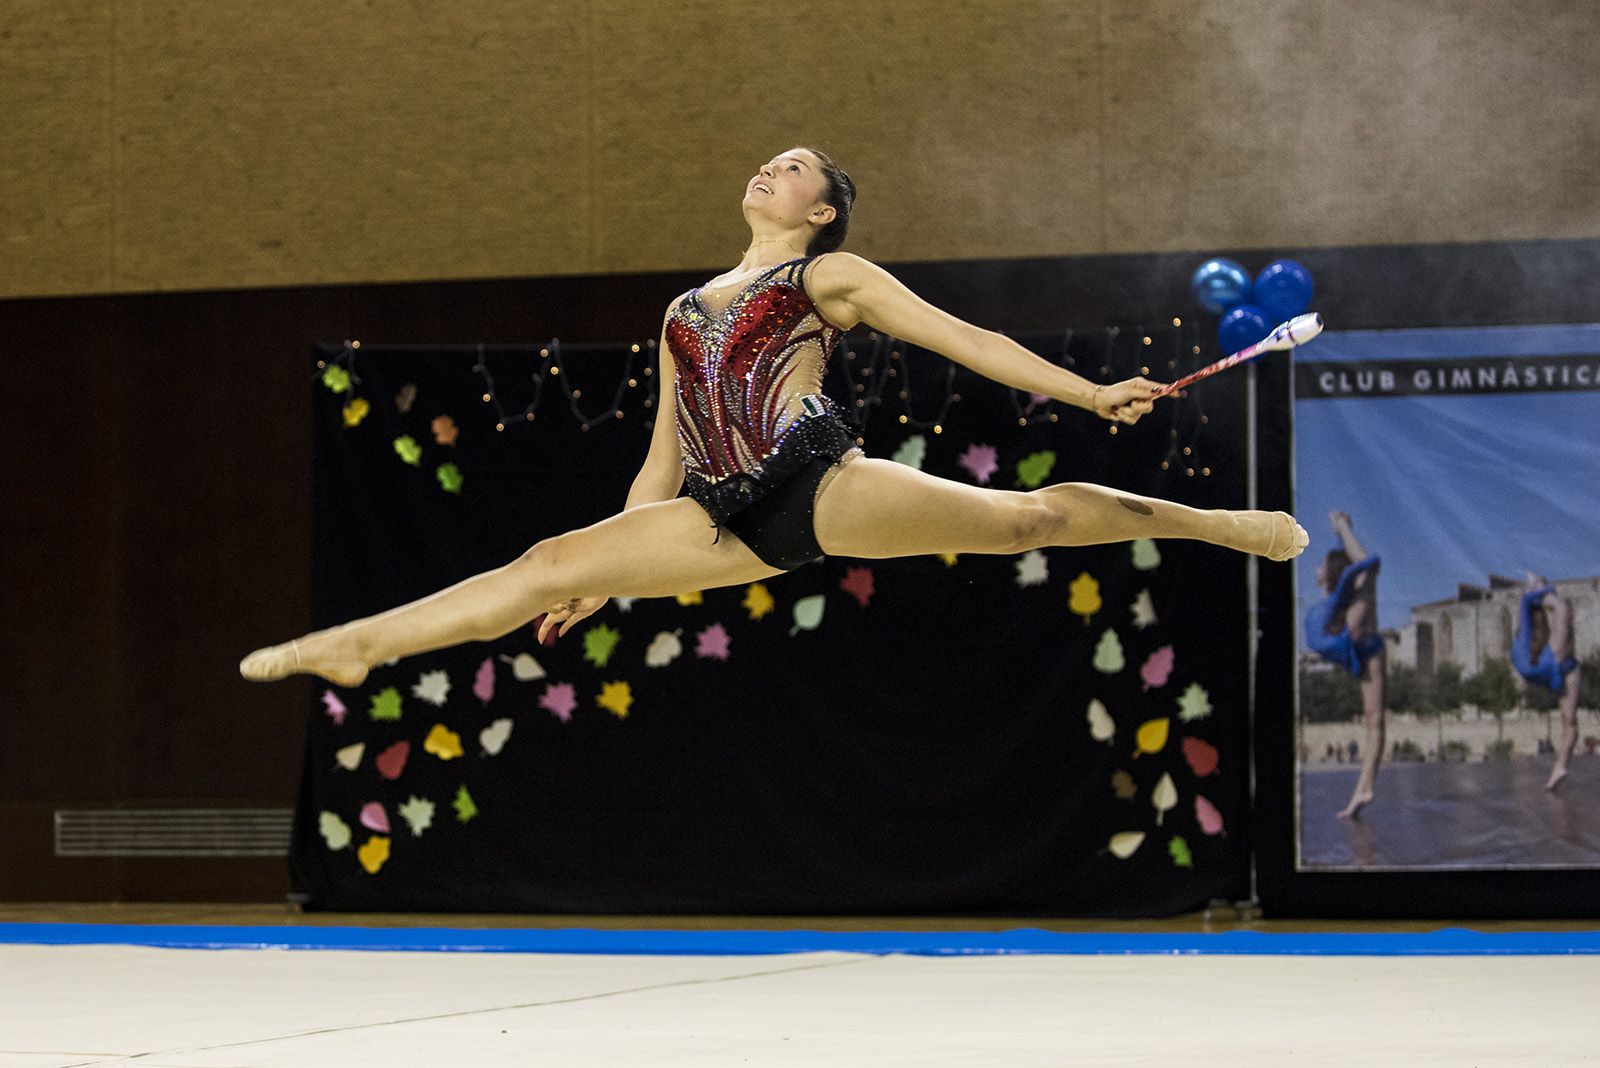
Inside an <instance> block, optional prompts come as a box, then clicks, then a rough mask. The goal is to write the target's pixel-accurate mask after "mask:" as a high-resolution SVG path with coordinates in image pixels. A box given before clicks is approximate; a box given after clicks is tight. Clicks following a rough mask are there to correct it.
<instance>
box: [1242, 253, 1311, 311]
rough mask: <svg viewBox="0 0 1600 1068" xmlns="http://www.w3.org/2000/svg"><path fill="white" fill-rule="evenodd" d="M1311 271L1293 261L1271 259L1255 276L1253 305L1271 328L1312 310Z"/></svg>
mask: <svg viewBox="0 0 1600 1068" xmlns="http://www.w3.org/2000/svg"><path fill="white" fill-rule="evenodd" d="M1314 291H1315V287H1314V286H1313V285H1312V284H1311V272H1310V271H1308V270H1306V269H1305V266H1304V265H1303V264H1300V263H1296V262H1295V261H1294V260H1273V261H1272V262H1271V263H1269V264H1267V265H1266V266H1265V267H1263V268H1262V269H1261V273H1260V274H1258V275H1256V286H1255V295H1254V297H1253V300H1252V302H1253V303H1254V304H1255V305H1256V307H1258V308H1260V309H1261V310H1262V311H1264V312H1266V314H1267V318H1268V319H1270V320H1272V325H1273V326H1277V325H1278V324H1279V323H1282V322H1286V321H1288V320H1290V319H1293V318H1294V317H1295V316H1296V315H1299V314H1300V313H1301V312H1303V311H1305V310H1306V309H1307V308H1309V307H1311V294H1312V293H1313V292H1314Z"/></svg>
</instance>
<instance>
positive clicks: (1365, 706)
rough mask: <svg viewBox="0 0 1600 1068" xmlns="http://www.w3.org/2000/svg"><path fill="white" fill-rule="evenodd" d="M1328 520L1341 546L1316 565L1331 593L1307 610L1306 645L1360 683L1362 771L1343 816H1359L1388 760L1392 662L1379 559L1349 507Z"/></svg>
mask: <svg viewBox="0 0 1600 1068" xmlns="http://www.w3.org/2000/svg"><path fill="white" fill-rule="evenodd" d="M1328 520H1329V522H1331V523H1332V524H1333V533H1334V535H1335V536H1336V537H1337V538H1338V539H1339V548H1337V549H1332V550H1330V551H1329V552H1328V555H1327V557H1326V558H1325V559H1324V560H1323V561H1322V563H1321V564H1319V565H1317V585H1318V586H1321V587H1322V590H1323V592H1324V593H1325V594H1327V596H1326V597H1324V598H1323V599H1322V600H1320V601H1318V602H1317V603H1316V604H1314V605H1312V606H1311V609H1310V610H1309V611H1308V612H1306V619H1305V624H1306V645H1307V646H1309V647H1310V649H1311V651H1312V652H1314V653H1317V654H1318V655H1320V656H1321V657H1322V658H1323V659H1325V660H1328V661H1330V662H1332V663H1334V664H1337V665H1338V666H1339V667H1341V668H1344V669H1345V670H1346V671H1348V672H1349V673H1350V674H1351V675H1352V676H1354V677H1355V679H1356V680H1357V682H1359V684H1360V686H1361V722H1362V727H1363V730H1364V734H1365V736H1366V737H1365V741H1364V744H1363V746H1362V749H1361V775H1360V777H1359V778H1357V779H1356V788H1355V790H1354V791H1353V792H1352V793H1351V795H1350V803H1349V804H1348V805H1346V806H1345V807H1344V809H1343V810H1342V811H1341V812H1340V813H1339V818H1340V819H1355V818H1356V816H1357V814H1359V813H1360V811H1361V809H1362V807H1363V806H1364V805H1366V804H1368V803H1369V802H1371V800H1372V791H1373V783H1374V782H1375V781H1376V780H1377V778H1378V763H1379V761H1381V760H1382V759H1383V730H1384V711H1383V706H1384V700H1385V697H1386V692H1385V676H1384V670H1385V666H1386V664H1387V662H1388V658H1387V655H1386V654H1385V650H1384V643H1383V636H1382V635H1381V634H1379V633H1378V566H1379V560H1378V558H1377V557H1376V556H1373V555H1371V554H1370V553H1368V552H1367V550H1366V549H1365V548H1364V547H1363V546H1362V544H1361V542H1359V541H1358V540H1356V535H1355V531H1354V529H1352V527H1351V525H1350V515H1349V513H1348V512H1330V513H1328Z"/></svg>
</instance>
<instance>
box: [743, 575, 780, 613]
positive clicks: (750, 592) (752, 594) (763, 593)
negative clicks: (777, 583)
mask: <svg viewBox="0 0 1600 1068" xmlns="http://www.w3.org/2000/svg"><path fill="white" fill-rule="evenodd" d="M772 606H773V600H772V593H771V591H769V590H768V589H767V588H766V586H764V585H762V584H761V583H759V582H752V583H751V584H750V588H749V589H747V590H745V594H744V607H745V610H746V611H747V612H749V613H750V618H751V619H752V620H756V619H760V618H761V617H762V616H764V615H766V614H767V613H769V612H771V611H772Z"/></svg>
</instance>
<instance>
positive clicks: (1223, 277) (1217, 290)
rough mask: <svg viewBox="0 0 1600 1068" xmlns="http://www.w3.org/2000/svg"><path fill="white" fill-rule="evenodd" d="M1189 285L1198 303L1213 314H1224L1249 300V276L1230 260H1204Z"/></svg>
mask: <svg viewBox="0 0 1600 1068" xmlns="http://www.w3.org/2000/svg"><path fill="white" fill-rule="evenodd" d="M1189 284H1190V286H1192V287H1193V288H1194V295H1195V296H1196V297H1197V298H1199V300H1200V303H1201V304H1203V305H1204V306H1205V307H1207V308H1209V309H1210V310H1212V311H1214V312H1225V311H1227V310H1228V309H1229V308H1231V307H1233V306H1234V305H1235V304H1238V303H1240V302H1241V301H1245V300H1249V299H1250V275H1249V273H1248V272H1246V271H1245V269H1244V268H1243V267H1241V266H1239V265H1238V264H1237V263H1235V262H1233V261H1232V260H1224V259H1214V260H1206V262H1204V263H1202V264H1201V265H1200V266H1199V268H1198V269H1196V270H1195V272H1194V277H1193V278H1192V279H1190V281H1189Z"/></svg>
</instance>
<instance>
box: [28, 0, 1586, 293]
mask: <svg viewBox="0 0 1600 1068" xmlns="http://www.w3.org/2000/svg"><path fill="white" fill-rule="evenodd" d="M1597 53H1600V5H1596V4H1594V3H1592V2H1591V0H1519V2H1518V3H1515V4H1507V3H1504V0H1450V2H1443V0H1398V2H1397V0H1027V2H1024V0H1005V2H1002V0H995V2H988V0H985V2H982V3H970V2H966V0H930V2H919V3H915V4H912V3H899V2H890V3H868V4H860V3H856V2H855V0H813V2H811V3H806V4H751V3H747V2H745V0H695V2H686V0H666V2H658V0H651V2H644V0H633V2H628V0H579V2H574V3H564V4H530V3H512V2H509V0H454V2H452V3H448V4H442V3H441V4H416V3H401V2H398V0H373V2H369V3H366V4H361V5H355V4H332V5H330V4H326V3H322V2H312V0H273V2H272V3H266V4H254V3H244V2H242V0H233V2H224V0H217V2H211V3H189V4H174V3H170V2H166V0H159V2H158V0H59V2H55V3H38V2H29V3H22V4H15V3H12V4H6V5H3V6H0V59H3V62H0V116H3V117H4V121H5V136H4V137H0V189H3V190H5V193H6V195H4V196H0V234H4V239H5V246H4V251H5V255H3V256H0V296H28V295H50V294H88V293H117V292H149V291H167V290H197V289H214V288H231V287H259V286H284V285H308V284H325V283H337V282H384V281H398V280H416V279H448V278H485V277H497V276H540V275H573V274H586V273H608V272H638V271H670V270H687V269H691V268H701V267H722V266H726V265H728V264H731V263H732V262H734V261H735V260H736V259H737V256H738V254H739V251H740V250H741V249H742V248H743V247H744V242H745V239H746V235H745V232H744V231H743V230H742V221H741V219H740V217H739V215H738V214H737V212H738V199H739V197H740V195H741V191H742V187H743V183H744V181H745V180H746V179H747V178H748V177H749V176H750V175H751V174H752V173H753V171H754V168H755V167H756V166H757V165H758V164H759V163H760V162H762V161H763V160H765V159H767V158H768V157H769V156H770V155H771V154H773V153H774V152H777V151H780V150H782V149H783V148H786V147H789V146H790V145H791V144H793V143H799V142H815V143H817V144H818V145H820V146H821V147H823V148H825V149H827V150H829V151H831V152H832V153H833V154H834V155H835V156H836V157H837V158H838V159H840V160H841V162H843V163H844V165H845V166H846V167H847V168H849V169H850V170H851V171H852V172H853V174H854V175H855V176H856V178H857V179H858V181H859V183H860V186H861V189H862V194H861V199H860V204H859V212H858V217H857V219H856V221H855V223H854V236H853V239H852V243H851V247H852V248H853V249H855V250H856V251H858V252H860V253H862V254H864V255H867V256H870V257H873V258H875V259H881V260H887V261H894V262H910V261H921V260H944V259H982V258H991V257H993V258H1003V257H1018V256H1060V255H1076V254H1088V253H1101V252H1141V251H1160V250H1177V249H1214V248H1225V247H1262V246H1295V247H1326V246H1336V245H1352V244H1387V243H1394V242H1451V241H1470V240H1497V239H1518V238H1566V237H1594V236H1600V209H1597V206H1596V201H1595V197H1594V194H1593V189H1594V179H1593V176H1594V175H1595V174H1596V173H1600V135H1597V133H1596V124H1595V122H1594V115H1595V113H1596V107H1597V105H1600V64H1596V63H1595V62H1594V56H1595V55H1596V54H1597Z"/></svg>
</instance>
